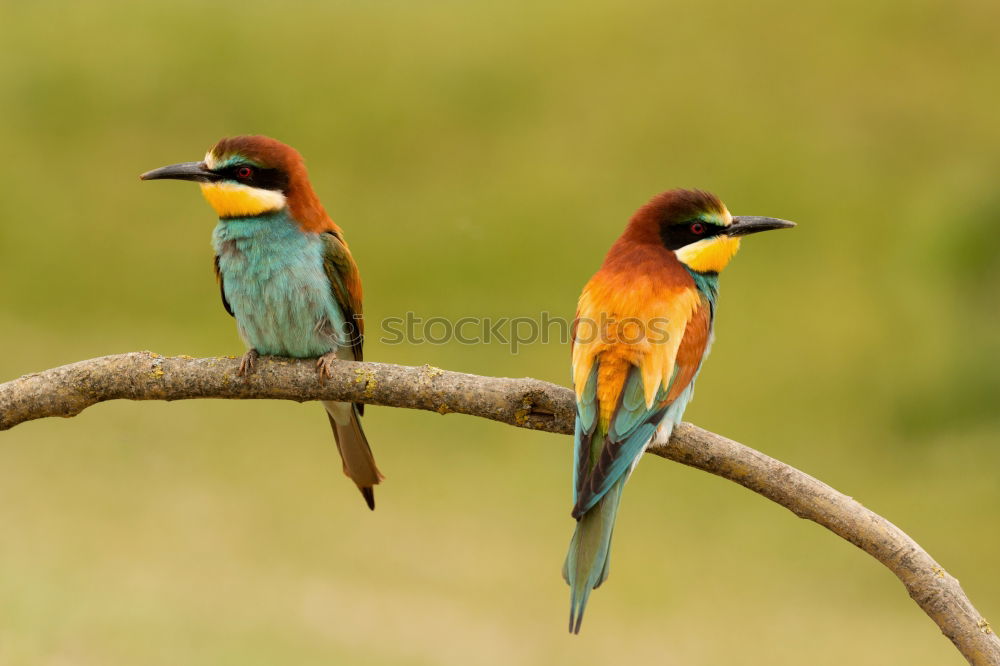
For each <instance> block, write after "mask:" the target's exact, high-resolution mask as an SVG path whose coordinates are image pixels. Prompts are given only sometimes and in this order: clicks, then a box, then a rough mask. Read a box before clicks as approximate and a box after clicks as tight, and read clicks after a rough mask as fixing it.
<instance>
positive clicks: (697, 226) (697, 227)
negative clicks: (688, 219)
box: [691, 222, 705, 236]
mask: <svg viewBox="0 0 1000 666" xmlns="http://www.w3.org/2000/svg"><path fill="white" fill-rule="evenodd" d="M691 233H693V234H697V235H698V236H700V235H702V234H703V233H705V225H704V224H702V223H701V222H695V223H694V224H692V225H691Z"/></svg>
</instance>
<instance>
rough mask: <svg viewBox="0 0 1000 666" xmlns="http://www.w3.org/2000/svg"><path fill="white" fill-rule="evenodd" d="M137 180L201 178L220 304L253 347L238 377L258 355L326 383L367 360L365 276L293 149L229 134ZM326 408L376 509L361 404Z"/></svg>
mask: <svg viewBox="0 0 1000 666" xmlns="http://www.w3.org/2000/svg"><path fill="white" fill-rule="evenodd" d="M141 178H142V179H143V180H159V179H173V180H188V181H194V182H197V183H199V185H200V186H201V191H202V194H203V195H204V196H205V199H206V200H208V203H209V204H210V205H211V206H212V208H213V209H214V210H215V212H216V214H217V215H218V218H219V222H218V224H217V225H216V227H215V232H214V234H213V238H212V242H213V247H214V249H215V274H216V277H217V278H218V283H219V289H220V292H221V294H222V304H223V306H224V307H225V309H226V311H227V312H228V313H229V314H230V315H232V316H233V317H234V318H235V319H236V325H237V328H238V330H239V333H240V336H241V337H242V338H243V341H244V342H245V343H246V345H247V347H248V351H247V352H246V354H244V356H243V360H242V362H241V364H240V374H247V373H250V372H253V370H254V364H255V362H256V360H257V358H258V356H259V355H261V354H264V355H273V356H286V357H292V358H317V363H316V367H317V372H318V373H319V375H320V378H321V379H326V378H328V377H329V375H330V372H331V369H332V367H333V364H334V363H336V361H337V360H338V359H348V360H354V361H360V360H362V347H363V344H364V319H363V314H362V308H361V300H362V298H361V277H360V275H359V273H358V268H357V266H356V265H355V263H354V259H353V258H352V256H351V252H350V250H349V249H348V247H347V242H346V241H345V240H344V233H343V231H342V230H341V228H340V227H339V226H337V224H335V223H334V221H333V220H332V219H331V218H330V216H329V215H327V213H326V211H325V210H324V208H323V205H322V204H321V203H320V201H319V198H318V197H317V196H316V193H315V192H314V191H313V188H312V185H311V184H310V182H309V177H308V174H307V172H306V168H305V163H304V162H303V160H302V156H301V155H299V153H298V152H297V151H296V150H295V149H293V148H292V147H290V146H287V145H285V144H283V143H281V142H280V141H277V140H275V139H272V138H269V137H265V136H237V137H230V138H225V139H222V140H221V141H219V142H218V143H216V144H215V146H213V147H212V149H211V150H209V151H208V153H207V154H206V155H205V159H204V160H202V161H199V162H184V163H181V164H173V165H170V166H166V167H162V168H159V169H154V170H153V171H149V172H147V173H144V174H143V175H142V176H141ZM323 406H324V408H325V410H326V413H327V417H328V419H329V421H330V426H331V427H332V429H333V434H334V439H335V440H336V442H337V449H338V451H339V452H340V456H341V459H342V461H343V468H344V473H345V474H346V475H347V476H348V477H350V478H351V479H352V480H353V481H354V483H355V484H357V486H358V488H359V489H360V490H361V494H362V495H363V496H364V499H365V501H366V503H367V504H368V506H369V507H370V508H372V509H374V508H375V495H374V491H373V486H375V485H376V484H378V483H379V482H380V481H381V480H382V478H383V477H382V474H381V473H380V472H379V470H378V467H377V466H376V465H375V459H374V457H373V455H372V452H371V447H370V446H369V444H368V440H367V438H366V437H365V434H364V431H363V430H362V429H361V424H360V421H359V419H360V417H361V415H362V414H363V410H364V406H363V405H361V404H351V403H343V402H332V401H325V402H324V403H323Z"/></svg>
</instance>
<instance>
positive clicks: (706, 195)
mask: <svg viewBox="0 0 1000 666" xmlns="http://www.w3.org/2000/svg"><path fill="white" fill-rule="evenodd" d="M725 209H726V207H725V205H723V203H722V201H721V200H720V199H719V198H718V197H717V196H715V195H714V194H712V193H710V192H704V191H702V190H684V189H676V190H667V191H666V192H661V193H660V194H657V195H656V196H655V197H653V198H652V199H650V200H649V201H648V202H647V203H646V204H645V205H644V206H643V207H642V208H640V209H639V210H637V211H636V212H635V215H633V216H632V219H631V220H630V221H629V224H628V227H626V229H625V234H624V235H625V236H628V237H630V238H632V239H633V240H636V241H639V242H648V243H659V242H660V225H662V224H673V223H675V222H686V221H688V220H691V219H693V218H696V217H698V216H699V215H702V214H704V213H722V212H723V211H724V210H725Z"/></svg>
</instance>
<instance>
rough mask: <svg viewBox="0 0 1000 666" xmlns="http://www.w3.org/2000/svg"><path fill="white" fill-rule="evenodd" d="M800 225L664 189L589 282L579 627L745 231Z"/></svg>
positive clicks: (577, 497) (574, 554)
mask: <svg viewBox="0 0 1000 666" xmlns="http://www.w3.org/2000/svg"><path fill="white" fill-rule="evenodd" d="M792 226H795V225H794V224H793V223H791V222H786V221H785V220H778V219H775V218H770V217H734V216H732V215H730V214H729V211H728V210H726V207H725V206H724V205H723V204H722V202H721V201H719V199H718V198H716V197H715V196H714V195H712V194H709V193H707V192H700V191H698V190H670V191H668V192H663V193H662V194H659V195H657V196H655V197H653V199H652V200H650V201H649V203H647V204H646V205H645V206H643V207H642V208H640V209H639V210H638V211H637V212H636V213H635V215H634V216H633V217H632V219H631V221H630V222H629V223H628V226H627V227H626V228H625V232H624V233H623V234H622V235H621V237H620V238H619V239H618V240H617V241H615V244H614V245H612V246H611V250H610V251H609V252H608V254H607V256H606V257H605V259H604V264H603V265H602V266H601V268H600V270H599V271H598V272H597V273H596V274H595V275H594V276H593V277H592V278H591V279H590V282H588V283H587V285H586V286H585V287H584V288H583V293H582V294H581V295H580V300H579V303H578V306H577V314H576V321H575V323H574V328H573V384H574V387H575V389H576V433H575V436H574V439H575V444H574V454H573V456H574V463H573V502H574V506H573V517H574V518H575V519H576V521H577V524H576V531H575V532H574V533H573V538H572V540H571V541H570V546H569V553H568V554H567V555H566V562H565V564H564V565H563V578H565V579H566V582H567V583H569V585H570V612H569V630H570V631H571V632H572V633H579V632H580V623H581V622H582V621H583V611H584V608H585V607H586V605H587V599H588V597H589V596H590V591H591V590H592V589H594V588H596V587H597V586H598V585H600V584H601V583H603V582H604V580H605V579H606V578H607V577H608V553H609V549H610V545H611V534H612V532H613V530H614V524H615V515H616V513H617V512H618V503H619V501H620V500H621V494H622V488H623V487H624V485H625V481H626V480H627V479H628V477H629V475H630V474H631V473H632V470H634V469H635V466H636V464H637V463H638V462H639V458H640V457H641V456H642V454H643V452H644V451H645V450H646V447H647V446H649V444H650V443H651V442H656V443H665V442H666V441H667V440H669V439H670V433H671V431H672V430H673V428H674V426H675V425H676V424H677V423H680V420H681V416H682V414H683V413H684V408H685V407H686V406H687V404H688V402H689V401H690V400H691V397H692V395H693V391H694V382H695V379H696V378H697V377H698V372H699V370H700V369H701V365H702V363H703V362H704V360H705V357H706V356H707V355H708V350H709V346H710V345H711V342H712V323H713V321H714V319H715V307H716V300H717V297H718V293H719V272H720V271H722V269H723V268H725V267H726V265H727V264H728V263H729V261H730V260H731V259H732V258H733V256H734V255H735V254H736V251H737V250H739V247H740V240H741V238H742V237H743V236H746V235H747V234H753V233H757V232H758V231H767V230H769V229H782V228H785V227H792Z"/></svg>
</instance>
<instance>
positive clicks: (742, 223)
mask: <svg viewBox="0 0 1000 666" xmlns="http://www.w3.org/2000/svg"><path fill="white" fill-rule="evenodd" d="M794 226H795V223H794V222H789V221H788V220H779V219H778V218H776V217H758V216H756V215H737V216H733V223H732V224H731V225H729V226H728V227H726V232H725V233H726V235H727V236H746V235H747V234H755V233H757V232H759V231H770V230H771V229H790V228H792V227H794Z"/></svg>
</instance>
